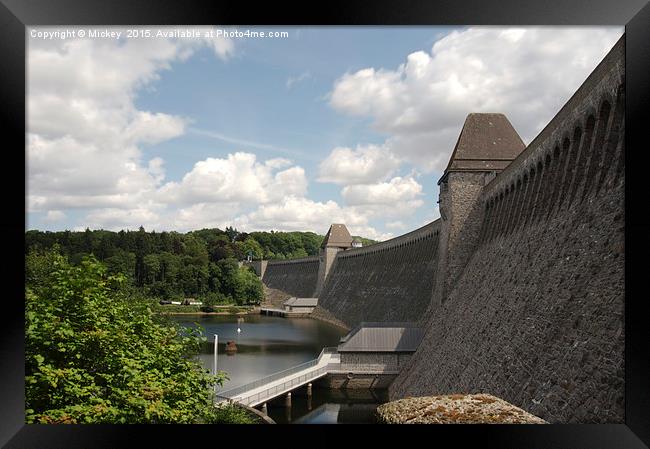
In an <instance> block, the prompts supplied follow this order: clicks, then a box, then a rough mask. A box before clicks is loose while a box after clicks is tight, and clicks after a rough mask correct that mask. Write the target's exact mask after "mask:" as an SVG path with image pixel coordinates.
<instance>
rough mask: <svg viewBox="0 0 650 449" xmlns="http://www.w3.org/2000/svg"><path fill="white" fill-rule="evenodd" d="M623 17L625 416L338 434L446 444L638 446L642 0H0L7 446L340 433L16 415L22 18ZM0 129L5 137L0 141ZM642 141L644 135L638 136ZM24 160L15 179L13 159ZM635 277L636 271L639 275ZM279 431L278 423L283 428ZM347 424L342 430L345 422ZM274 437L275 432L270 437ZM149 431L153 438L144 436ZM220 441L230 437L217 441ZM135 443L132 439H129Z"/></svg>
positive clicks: (644, 91)
mask: <svg viewBox="0 0 650 449" xmlns="http://www.w3.org/2000/svg"><path fill="white" fill-rule="evenodd" d="M84 24H87V25H148V24H155V25H179V24H195V25H208V24H224V25H228V24H233V25H621V26H622V25H624V26H625V27H626V91H627V92H626V99H627V102H626V121H627V123H626V148H627V150H626V162H625V165H626V175H625V176H626V178H625V179H626V205H625V207H626V213H625V224H626V228H625V235H626V261H625V262H626V267H625V276H626V295H625V424H602V425H586V424H585V425H580V424H557V425H548V426H534V425H518V426H513V425H489V426H487V425H485V426H484V425H474V426H409V427H408V428H405V427H406V426H374V427H372V430H371V431H362V432H356V431H355V432H352V433H351V434H350V435H352V436H355V434H356V436H357V437H363V438H364V439H368V442H367V444H368V445H370V444H373V443H374V441H372V442H371V440H375V441H383V440H385V439H386V438H388V437H393V436H397V437H399V438H400V439H402V441H404V442H406V443H407V444H416V443H415V441H416V440H415V439H416V438H424V440H423V441H428V442H437V443H441V444H442V442H443V441H444V440H447V439H449V440H451V441H454V444H455V445H458V444H464V443H469V444H471V445H476V444H481V445H482V446H485V445H488V446H495V447H500V448H546V449H549V448H572V449H579V448H590V449H599V448H603V449H605V448H607V449H610V448H642V447H647V446H649V445H650V412H649V410H650V388H649V384H650V380H649V379H650V352H649V351H648V342H649V341H650V330H649V329H650V326H649V325H648V324H647V315H645V314H644V313H643V306H644V303H645V301H646V297H647V294H645V293H644V290H645V288H646V285H645V282H644V281H645V276H647V274H646V269H645V266H644V263H645V260H646V255H647V254H650V245H649V241H650V239H649V238H648V236H649V235H650V218H646V217H645V215H646V214H645V210H644V209H645V203H646V192H647V191H648V187H647V184H646V178H647V174H646V173H644V172H645V171H647V169H648V167H650V165H649V164H647V158H648V155H647V154H648V150H647V149H646V148H647V143H646V139H647V138H646V133H647V129H648V125H647V123H649V122H648V105H650V94H649V84H650V83H649V81H648V73H650V5H648V4H647V0H625V1H620V0H619V1H606V0H596V1H589V2H587V1H585V0H571V1H567V0H552V1H544V2H541V1H516V0H502V1H498V2H497V1H489V2H488V1H480V0H462V1H461V0H445V1H438V2H432V1H426V0H401V1H399V2H395V1H394V2H391V1H386V0H374V1H372V2H363V1H361V0H334V1H328V2H327V3H321V4H318V5H314V4H313V3H310V2H300V3H295V4H294V3H292V4H289V3H286V4H285V3H278V2H273V3H270V2H259V3H255V4H252V3H249V2H245V1H234V0H228V1H214V0H213V1H209V0H194V1H182V2H180V1H170V0H117V1H116V0H112V1H102V0H56V1H55V0H50V1H47V0H0V54H1V55H2V59H1V61H2V63H1V64H0V74H1V75H0V76H1V77H2V83H1V85H0V103H1V104H2V107H1V108H0V111H1V112H0V113H1V114H2V123H3V125H5V128H6V132H5V135H4V137H5V138H4V139H3V140H4V142H5V143H7V142H9V141H11V142H13V144H11V145H9V144H7V146H6V147H5V148H4V152H3V155H4V157H5V158H4V161H5V173H4V174H3V176H1V177H0V179H1V182H2V183H3V187H4V189H3V192H5V193H6V194H5V195H4V198H3V199H4V205H5V210H4V211H3V213H2V214H1V218H0V226H1V229H2V236H3V237H4V239H3V241H4V243H5V246H6V247H10V248H11V251H8V252H7V253H6V255H5V257H0V272H1V273H2V276H3V278H4V279H5V282H3V284H2V285H3V286H4V293H5V298H4V301H3V303H2V309H0V310H2V311H3V312H4V313H3V317H4V320H3V321H4V323H5V326H3V335H2V338H0V361H1V362H0V445H5V447H7V448H46V447H48V448H49V447H62V448H63V447H65V448H89V447H92V448H103V447H106V448H108V447H111V448H113V447H130V446H132V445H135V444H136V441H137V440H136V438H139V437H144V438H147V439H148V440H149V444H148V445H152V446H153V445H157V446H159V447H169V446H180V445H181V444H182V445H188V444H196V442H197V441H198V440H199V439H203V440H204V441H213V442H214V444H220V443H224V442H225V439H226V437H235V438H236V439H237V440H235V441H239V443H236V445H237V446H242V445H243V446H244V447H245V446H249V445H251V443H250V440H249V438H250V437H251V434H252V436H255V437H258V438H260V437H261V438H262V439H263V441H265V443H263V444H265V445H267V444H272V443H274V442H275V443H280V444H282V443H283V442H286V443H287V444H291V445H293V444H296V445H297V444H313V443H317V444H322V443H323V442H327V443H328V444H335V443H337V442H340V441H344V440H343V438H349V437H344V436H343V435H342V434H341V432H342V431H346V430H349V427H348V428H347V429H343V427H345V426H333V427H334V428H332V427H328V428H327V431H326V433H323V435H325V438H324V439H318V438H314V436H315V435H314V433H315V432H318V431H321V432H322V430H323V428H322V427H321V426H313V427H312V426H293V427H292V428H291V429H288V428H285V427H282V426H256V427H255V430H254V431H253V430H249V429H250V428H242V427H239V426H219V427H218V428H215V427H214V426H139V425H137V426H136V425H124V426H117V425H114V426H113V425H111V426H108V425H67V426H62V425H58V426H56V425H54V426H52V425H49V426H48V425H25V424H24V355H23V353H24V329H23V327H24V315H23V314H24V308H23V304H22V303H21V302H20V301H19V300H18V298H20V297H23V296H24V287H23V285H24V283H21V280H24V268H23V265H22V263H21V262H22V260H24V259H23V257H24V245H21V242H24V235H25V201H24V198H25V197H22V196H21V195H22V192H21V188H20V186H21V185H22V186H23V187H24V188H25V193H26V157H25V153H24V151H23V152H21V151H20V147H23V150H24V147H25V129H26V123H25V117H26V115H25V112H26V106H25V94H26V92H25V65H26V63H25V56H26V53H25V51H26V50H25V37H26V34H25V27H26V26H31V25H84ZM7 137H9V138H10V139H7ZM644 144H645V145H644ZM23 165H24V167H25V172H24V173H23V174H24V175H25V177H24V179H23V183H22V184H21V181H20V177H21V176H20V175H21V173H20V170H19V167H21V166H23ZM644 275H645V276H644ZM289 430H290V432H289ZM346 433H348V432H346ZM273 440H276V441H273ZM154 441H155V442H154ZM228 444H231V443H228ZM138 445H139V444H138Z"/></svg>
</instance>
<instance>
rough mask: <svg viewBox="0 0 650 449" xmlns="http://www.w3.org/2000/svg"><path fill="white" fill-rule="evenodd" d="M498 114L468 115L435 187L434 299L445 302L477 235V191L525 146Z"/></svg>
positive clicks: (479, 217) (474, 243)
mask: <svg viewBox="0 0 650 449" xmlns="http://www.w3.org/2000/svg"><path fill="white" fill-rule="evenodd" d="M525 147H526V146H525V145H524V142H523V141H522V140H521V138H520V137H519V134H517V131H515V129H514V128H513V127H512V125H511V124H510V121H509V120H508V119H507V118H506V116H505V115H503V114H494V113H483V114H478V113H473V114H469V115H468V116H467V118H466V119H465V124H464V125H463V129H462V130H461V132H460V135H459V136H458V141H457V142H456V146H455V147H454V151H453V153H452V155H451V158H450V160H449V164H448V165H447V168H446V169H445V172H444V174H443V175H442V177H441V178H440V180H439V181H438V185H439V186H440V198H439V201H438V203H439V208H440V218H441V219H442V223H441V233H440V237H441V238H440V248H439V251H440V252H439V254H440V257H439V265H438V270H439V271H438V273H439V274H438V276H437V278H438V279H440V280H443V281H441V282H439V283H438V284H437V285H436V287H435V289H436V291H435V292H434V298H440V300H442V301H444V299H445V296H446V293H447V291H448V289H449V286H451V285H453V284H454V283H455V281H456V279H457V277H458V276H459V274H460V273H461V272H462V270H463V268H464V266H465V264H466V263H467V261H468V258H469V255H470V254H471V253H472V251H473V249H474V246H475V245H476V243H477V242H476V240H477V238H478V234H479V231H480V226H481V220H482V213H483V211H482V210H479V209H480V208H479V207H478V206H477V204H476V200H477V199H478V197H479V195H480V193H481V190H482V189H483V187H484V186H485V185H486V184H487V183H488V182H490V181H491V180H492V179H493V178H494V177H495V176H496V175H497V173H499V172H501V171H502V170H503V169H505V168H506V167H507V166H508V165H509V164H510V162H512V161H513V160H514V159H515V158H516V157H517V156H518V155H519V154H520V153H521V152H522V151H523V150H524V148H525Z"/></svg>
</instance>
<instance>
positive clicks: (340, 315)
mask: <svg viewBox="0 0 650 449" xmlns="http://www.w3.org/2000/svg"><path fill="white" fill-rule="evenodd" d="M438 224H439V223H438V221H435V222H433V223H430V224H428V225H426V226H423V227H422V228H420V229H416V230H415V231H413V232H410V233H408V234H405V235H403V236H400V237H398V238H395V239H391V240H387V241H385V242H381V243H377V244H374V245H371V246H367V247H363V248H355V249H350V250H347V251H342V252H339V253H338V254H337V255H336V259H335V261H334V264H333V266H332V268H331V271H330V274H329V275H328V277H327V280H326V283H325V285H324V287H323V291H322V292H321V294H320V296H319V299H318V306H317V307H316V309H314V312H313V313H312V316H313V317H316V318H319V319H322V320H325V321H329V322H332V323H335V324H338V325H343V326H344V327H346V328H348V329H349V328H351V327H354V326H355V325H357V324H359V323H360V322H361V321H381V322H386V321H417V320H418V319H420V318H421V317H422V316H423V315H424V312H425V311H426V309H427V306H428V305H429V302H430V299H431V292H432V289H433V283H434V280H435V269H436V265H437V259H436V257H437V246H438Z"/></svg>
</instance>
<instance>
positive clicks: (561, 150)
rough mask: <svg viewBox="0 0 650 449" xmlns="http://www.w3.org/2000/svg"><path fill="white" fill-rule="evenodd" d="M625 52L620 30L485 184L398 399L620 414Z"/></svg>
mask: <svg viewBox="0 0 650 449" xmlns="http://www.w3.org/2000/svg"><path fill="white" fill-rule="evenodd" d="M624 53H625V47H624V38H622V39H621V41H619V43H618V44H616V46H615V47H614V48H613V49H612V51H611V52H610V53H609V54H608V55H607V56H606V57H605V59H604V60H603V62H602V63H601V64H600V65H599V66H598V67H597V68H596V69H595V70H594V72H593V73H592V74H591V75H590V76H589V78H588V79H587V80H586V81H585V83H584V84H583V85H582V86H581V88H580V89H579V90H578V91H577V92H576V93H575V94H574V96H573V97H572V98H571V99H570V100H569V102H568V103H567V104H566V105H565V106H564V107H563V108H562V109H561V110H560V112H559V113H558V114H557V115H556V116H555V118H554V119H553V120H552V121H551V122H550V123H549V124H548V126H547V127H546V128H545V129H544V130H543V131H542V132H541V133H540V134H539V135H538V136H537V137H536V138H535V140H534V141H533V142H531V143H530V145H528V147H527V148H526V149H525V150H524V151H523V152H522V153H521V154H520V156H519V157H518V158H517V159H515V160H514V161H513V162H512V163H511V164H510V165H509V166H508V167H507V168H506V169H505V170H504V171H503V172H501V173H500V174H499V175H498V176H497V177H496V178H494V179H492V180H491V181H489V183H488V184H487V185H486V186H485V187H484V188H483V190H482V192H481V194H480V196H479V197H478V198H477V200H476V201H477V206H478V207H475V208H474V209H473V212H472V214H471V215H470V216H469V217H468V218H467V220H466V226H467V229H479V231H478V235H477V236H476V238H475V243H473V246H472V248H471V251H470V250H469V249H468V248H464V250H466V251H468V255H467V260H466V262H463V265H462V266H459V267H458V270H459V274H458V276H457V277H456V278H454V279H451V280H450V284H449V285H448V286H447V288H445V289H436V292H437V293H436V294H434V296H433V298H432V304H431V307H430V309H429V311H428V313H427V317H426V332H425V336H424V338H423V341H422V343H421V344H420V346H419V348H418V350H417V351H416V353H415V354H414V355H413V357H412V358H411V359H410V360H409V361H408V363H407V364H406V366H405V368H404V369H403V370H402V371H401V373H400V375H399V376H398V377H397V379H396V380H395V381H394V382H393V384H392V385H391V387H390V391H389V392H390V397H391V400H392V399H397V398H403V397H407V396H424V395H434V394H451V393H489V394H493V395H495V396H498V397H501V398H503V399H505V400H506V401H508V402H510V403H512V404H514V405H516V406H518V407H521V408H523V409H524V410H526V411H528V412H530V413H532V414H535V415H537V416H539V417H541V418H543V419H545V420H547V421H549V422H551V423H622V422H624V393H625V390H624V255H625V248H624V216H625V214H624V179H625V176H624V168H625V158H624V156H625V154H624V151H625V146H624V142H625V119H624V113H625V106H624V105H625V99H624V92H625V87H624V70H625V69H624ZM449 206H450V207H451V208H453V207H454V205H453V204H451V205H449ZM462 232H463V231H461V233H462ZM440 238H441V239H446V238H447V236H445V235H441V237H440ZM448 251H450V252H451V251H454V247H453V246H451V247H449V248H448ZM441 260H442V259H441ZM445 260H446V259H445ZM364 269H365V270H367V272H372V268H369V267H368V268H364ZM440 269H441V268H440V267H439V270H440ZM391 282H396V280H395V279H391ZM386 285H392V284H388V283H387V284H386ZM396 285H399V283H398V284H396ZM339 290H340V291H341V293H345V289H344V288H343V287H339ZM327 300H328V301H333V296H332V299H330V298H328V299H327ZM338 300H339V301H342V302H343V303H344V304H345V301H346V297H345V295H343V296H342V297H341V298H339V299H338ZM348 301H349V300H348ZM396 302H398V301H396ZM366 303H367V304H371V301H370V300H366V301H365V302H364V304H366ZM329 307H330V308H332V309H333V310H338V309H337V307H338V306H334V305H330V306H329ZM346 310H349V311H350V312H349V313H351V315H352V316H355V317H356V316H357V315H363V314H364V312H362V311H357V310H356V308H355V307H354V306H347V308H346ZM374 313H375V312H374V311H373V310H367V311H366V312H365V314H369V315H372V314H374ZM405 314H406V312H399V311H394V312H393V315H394V316H393V319H401V317H402V316H403V315H405ZM398 317H399V318H398Z"/></svg>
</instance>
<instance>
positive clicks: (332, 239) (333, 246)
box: [314, 223, 352, 297]
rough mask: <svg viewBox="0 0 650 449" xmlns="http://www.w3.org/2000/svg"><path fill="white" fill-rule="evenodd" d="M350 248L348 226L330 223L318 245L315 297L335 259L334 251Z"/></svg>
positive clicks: (350, 239)
mask: <svg viewBox="0 0 650 449" xmlns="http://www.w3.org/2000/svg"><path fill="white" fill-rule="evenodd" d="M350 248H352V236H351V235H350V231H348V228H347V227H346V226H345V225H344V224H340V223H334V224H332V225H331V226H330V228H329V230H328V231H327V234H326V235H325V238H324V239H323V243H322V244H321V246H320V251H319V256H318V258H319V260H318V262H319V264H318V281H317V282H316V292H315V293H314V296H315V297H318V295H319V294H320V292H321V290H322V289H323V285H325V279H327V275H328V274H329V272H330V269H331V268H332V264H333V263H334V259H336V253H338V252H339V251H345V250H347V249H350Z"/></svg>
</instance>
